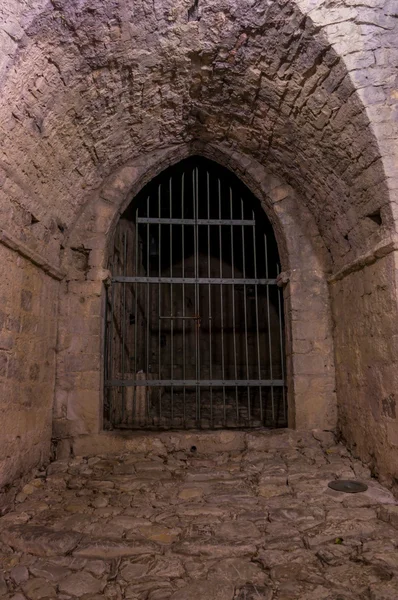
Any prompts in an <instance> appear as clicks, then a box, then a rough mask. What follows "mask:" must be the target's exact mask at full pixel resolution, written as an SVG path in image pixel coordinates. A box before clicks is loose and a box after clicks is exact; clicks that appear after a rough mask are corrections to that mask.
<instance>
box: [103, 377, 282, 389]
mask: <svg viewBox="0 0 398 600" xmlns="http://www.w3.org/2000/svg"><path fill="white" fill-rule="evenodd" d="M105 385H106V386H107V387H113V386H126V387H131V386H134V387H140V386H148V387H163V386H174V387H183V386H186V387H235V386H238V387H248V386H249V387H258V386H259V385H261V387H270V386H275V387H281V386H283V385H285V382H284V381H283V379H260V380H258V379H237V380H236V379H148V380H147V381H145V380H144V379H141V380H139V379H136V380H133V379H125V380H123V379H110V380H108V381H106V382H105Z"/></svg>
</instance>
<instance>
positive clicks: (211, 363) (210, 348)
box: [206, 171, 213, 427]
mask: <svg viewBox="0 0 398 600" xmlns="http://www.w3.org/2000/svg"><path fill="white" fill-rule="evenodd" d="M206 192H207V194H206V196H207V215H208V216H210V174H209V171H206ZM209 221H210V219H209ZM210 244H211V239H210V223H208V225H207V277H208V278H209V279H210V278H211V251H210ZM207 289H208V301H209V377H210V379H213V346H212V344H213V340H212V333H213V332H212V326H213V324H212V311H211V284H210V283H209V285H208V288H207ZM209 392H210V426H211V427H212V426H213V389H212V388H211V387H210V390H209Z"/></svg>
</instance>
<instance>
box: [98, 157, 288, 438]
mask: <svg viewBox="0 0 398 600" xmlns="http://www.w3.org/2000/svg"><path fill="white" fill-rule="evenodd" d="M110 269H111V272H112V280H111V282H110V284H109V285H108V287H107V298H106V325H105V426H106V427H117V428H130V429H131V428H147V429H151V428H152V429H161V428H221V427H222V428H224V427H259V426H270V427H277V426H286V396H285V377H284V347H283V308H282V297H281V290H280V289H279V288H278V287H277V285H276V277H277V274H278V273H279V259H278V255H277V247H276V242H275V238H274V236H273V232H272V227H271V226H270V223H269V222H268V220H267V219H266V217H265V214H264V212H263V210H262V208H261V206H260V205H259V202H258V201H257V200H256V199H255V198H254V197H253V196H252V194H251V192H250V191H249V190H248V189H247V188H245V187H243V185H242V184H241V182H240V181H239V180H238V179H237V178H236V177H235V176H233V175H232V174H231V173H230V172H229V171H227V170H226V169H223V168H221V167H219V166H218V165H216V164H215V163H212V162H211V161H207V160H205V159H201V158H193V159H189V160H187V161H183V162H182V163H180V164H179V165H178V166H176V167H173V168H171V169H169V170H168V171H167V172H165V173H164V174H162V175H160V176H159V177H158V178H157V179H156V180H154V181H153V182H152V183H151V184H149V185H148V186H147V187H146V188H144V190H143V192H142V193H141V194H140V195H139V196H138V197H137V198H136V199H135V201H134V203H133V204H132V205H131V206H130V208H129V209H128V210H127V211H126V214H125V215H123V216H122V218H121V220H120V222H119V226H118V230H117V232H116V236H115V245H114V249H113V256H112V258H111V262H110Z"/></svg>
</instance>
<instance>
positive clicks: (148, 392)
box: [145, 196, 151, 417]
mask: <svg viewBox="0 0 398 600" xmlns="http://www.w3.org/2000/svg"><path fill="white" fill-rule="evenodd" d="M146 213H147V217H149V196H148V197H147V200H146ZM150 245H151V239H150V230H149V223H147V229H146V273H147V277H149V276H150V273H149V270H150V265H149V249H150ZM150 285H151V284H150V283H146V284H145V287H146V361H145V362H146V365H145V373H146V375H145V377H146V378H147V379H149V378H150V376H149V354H150V329H149V323H150V314H149V292H150ZM150 396H151V390H150V389H149V387H145V413H146V417H148V413H149V398H150Z"/></svg>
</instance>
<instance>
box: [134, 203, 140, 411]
mask: <svg viewBox="0 0 398 600" xmlns="http://www.w3.org/2000/svg"><path fill="white" fill-rule="evenodd" d="M138 236H139V225H138V207H137V208H136V211H135V275H136V277H137V276H138ZM138 286H139V284H138V283H135V284H134V305H135V306H134V323H135V324H134V375H133V379H137V354H138V321H139V319H138ZM136 406H137V387H136V386H134V391H133V421H134V420H135V418H136Z"/></svg>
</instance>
